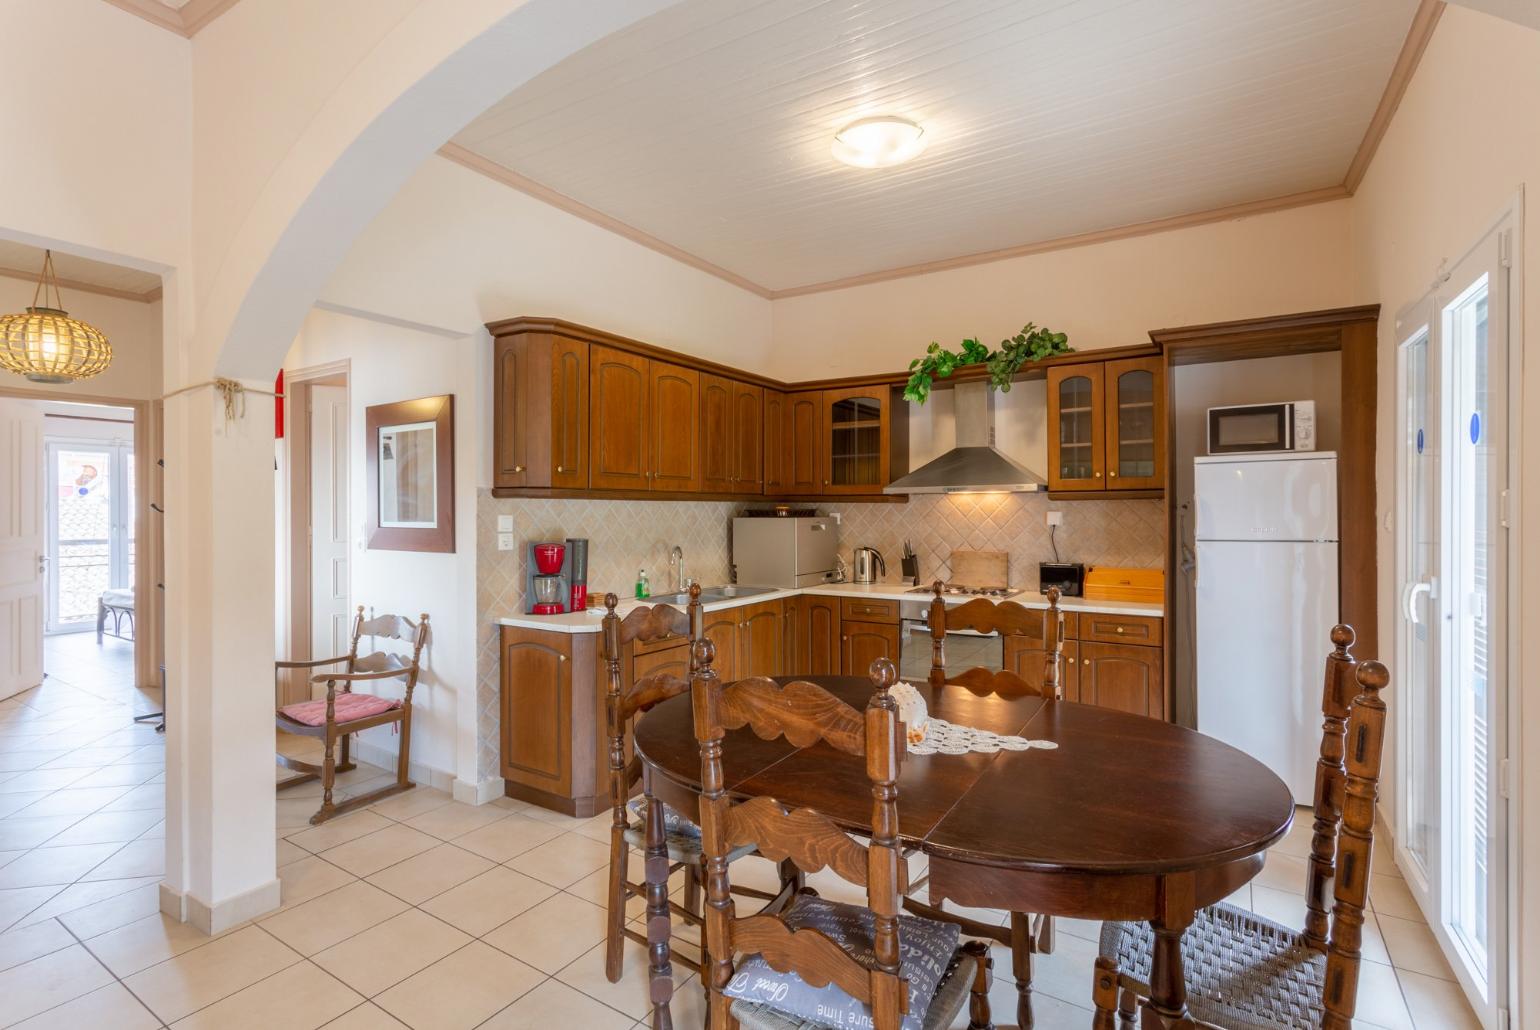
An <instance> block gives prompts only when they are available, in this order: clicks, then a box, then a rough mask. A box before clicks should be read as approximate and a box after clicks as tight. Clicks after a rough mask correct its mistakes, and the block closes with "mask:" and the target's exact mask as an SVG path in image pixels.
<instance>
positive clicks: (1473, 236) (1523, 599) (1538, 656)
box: [1352, 6, 1540, 1025]
mask: <svg viewBox="0 0 1540 1030" xmlns="http://www.w3.org/2000/svg"><path fill="white" fill-rule="evenodd" d="M1537 104H1540V32H1535V31H1533V30H1530V29H1526V28H1522V27H1520V26H1518V25H1516V24H1514V23H1512V22H1506V21H1501V20H1499V19H1497V18H1494V17H1491V16H1489V15H1486V14H1481V13H1478V12H1476V11H1472V10H1468V9H1466V8H1464V7H1457V6H1450V7H1448V8H1447V9H1446V10H1445V11H1444V15H1443V17H1442V19H1441V20H1440V21H1439V24H1438V28H1437V30H1436V31H1435V32H1434V34H1433V39H1432V41H1431V42H1430V43H1429V45H1428V49H1427V52H1426V53H1425V54H1424V55H1423V59H1422V63H1421V65H1420V66H1419V67H1418V70H1417V74H1416V75H1415V76H1414V77H1413V78H1412V81H1411V84H1410V86H1409V88H1408V89H1407V92H1406V96H1405V98H1404V99H1403V100H1402V102H1401V106H1400V108H1399V110H1398V111H1397V113H1396V117H1395V119H1394V120H1393V121H1392V122H1391V125H1390V129H1389V131H1388V132H1387V133H1386V135H1385V138H1384V140H1383V141H1382V142H1381V144H1380V148H1379V151H1378V153H1377V154H1376V156H1375V159H1374V163H1373V164H1372V165H1370V167H1369V171H1368V174H1367V175H1366V176H1365V177H1364V181H1363V184H1362V186H1361V187H1360V188H1359V191H1358V194H1357V196H1356V197H1354V199H1353V202H1352V218H1353V236H1354V242H1355V253H1356V262H1357V264H1358V265H1359V267H1360V268H1361V270H1362V275H1363V277H1364V282H1365V283H1366V285H1367V292H1368V293H1369V294H1370V296H1371V297H1373V298H1374V299H1377V300H1378V301H1379V302H1380V303H1381V305H1382V306H1383V307H1382V310H1383V312H1384V314H1383V315H1382V317H1381V319H1380V352H1379V368H1380V380H1379V434H1378V440H1379V484H1380V490H1379V505H1380V513H1381V516H1382V518H1381V522H1380V525H1381V527H1382V531H1381V534H1380V539H1379V571H1380V592H1379V593H1380V618H1381V624H1380V639H1381V640H1382V641H1385V642H1386V646H1387V649H1388V648H1389V646H1390V644H1389V642H1390V641H1392V640H1393V639H1394V635H1393V626H1394V624H1393V621H1392V620H1393V618H1394V612H1395V610H1396V608H1395V599H1396V593H1395V582H1394V575H1395V561H1394V534H1393V532H1392V531H1391V529H1390V528H1389V525H1390V523H1389V522H1388V517H1389V516H1390V514H1391V513H1392V511H1393V507H1394V503H1395V496H1394V490H1393V484H1394V482H1395V477H1394V465H1393V463H1394V458H1395V436H1394V417H1395V416H1394V412H1395V400H1396V397H1395V373H1394V370H1395V367H1396V366H1395V354H1396V344H1397V339H1396V330H1395V324H1394V314H1395V312H1396V311H1397V310H1398V309H1399V308H1400V307H1401V306H1402V305H1404V304H1407V303H1409V302H1412V301H1415V300H1417V299H1418V298H1420V297H1421V296H1422V295H1423V294H1424V293H1425V292H1427V290H1428V288H1429V287H1430V285H1431V284H1432V281H1433V277H1434V275H1435V273H1436V271H1437V269H1438V267H1439V264H1440V262H1443V261H1446V260H1447V261H1449V262H1450V263H1451V264H1452V263H1453V262H1454V261H1455V260H1457V259H1458V258H1459V257H1460V256H1461V255H1462V254H1464V253H1465V251H1466V250H1467V249H1468V248H1469V247H1470V246H1471V245H1472V244H1474V243H1475V242H1476V240H1477V239H1478V238H1479V237H1480V236H1481V235H1482V233H1484V232H1485V231H1486V229H1487V228H1488V227H1489V226H1490V225H1491V224H1492V222H1493V221H1494V220H1495V219H1496V217H1497V216H1498V214H1499V213H1500V212H1501V210H1502V209H1503V208H1504V206H1505V205H1507V204H1508V202H1509V200H1510V199H1511V198H1512V197H1513V195H1514V193H1515V191H1517V190H1519V189H1520V188H1521V187H1522V188H1524V189H1525V190H1526V192H1527V197H1526V204H1525V215H1524V224H1523V238H1524V242H1523V252H1522V254H1521V255H1519V256H1520V258H1521V259H1522V275H1523V281H1522V283H1521V284H1520V288H1521V292H1522V300H1523V307H1524V325H1523V327H1522V328H1523V331H1524V332H1523V337H1522V339H1523V341H1524V350H1525V352H1526V353H1527V354H1528V355H1533V353H1534V349H1535V347H1536V346H1537V345H1540V332H1537V330H1536V329H1535V325H1536V321H1535V319H1536V317H1537V314H1540V195H1537V192H1536V191H1537V187H1540V131H1537V130H1536V126H1537V122H1536V120H1535V110H1536V106H1537ZM1526 364H1528V365H1529V366H1530V367H1529V369H1528V370H1527V373H1528V374H1527V375H1526V377H1525V381H1524V386H1523V394H1524V403H1523V405H1522V410H1521V411H1518V412H1515V413H1514V414H1515V416H1516V417H1518V418H1519V419H1520V420H1521V422H1522V428H1521V430H1520V432H1519V433H1518V436H1519V447H1520V451H1521V454H1520V465H1519V470H1520V476H1521V478H1522V479H1523V481H1524V482H1525V483H1526V484H1527V494H1526V496H1525V497H1523V498H1520V501H1519V505H1518V520H1517V527H1518V532H1517V536H1516V541H1515V542H1516V543H1517V544H1518V546H1519V549H1520V552H1521V553H1520V556H1519V558H1518V561H1517V562H1515V563H1514V565H1513V567H1512V569H1511V572H1512V574H1513V576H1514V578H1515V579H1516V581H1517V582H1518V583H1519V584H1520V606H1521V612H1520V613H1519V615H1518V626H1519V636H1520V640H1521V645H1520V647H1521V661H1522V669H1513V670H1511V671H1510V675H1511V678H1512V679H1513V681H1514V682H1517V683H1520V684H1525V686H1524V687H1523V688H1522V689H1521V690H1520V692H1519V693H1520V695H1521V705H1522V708H1521V710H1520V711H1516V712H1513V713H1512V718H1514V719H1515V720H1516V724H1517V725H1518V726H1519V727H1520V729H1521V737H1522V740H1521V744H1520V746H1519V747H1518V748H1516V749H1515V750H1514V752H1513V757H1514V760H1515V762H1516V763H1517V764H1518V766H1519V772H1518V776H1517V778H1518V781H1519V784H1520V788H1519V792H1518V798H1517V804H1516V807H1517V810H1518V812H1519V813H1520V815H1521V818H1522V821H1523V837H1522V847H1523V852H1524V854H1526V855H1528V856H1530V857H1529V860H1528V862H1527V866H1528V868H1527V869H1525V870H1524V871H1523V872H1522V873H1521V878H1522V882H1521V895H1520V899H1519V900H1520V907H1519V910H1518V914H1517V917H1516V918H1517V922H1518V926H1519V928H1520V938H1521V939H1520V961H1521V966H1520V975H1519V977H1518V981H1519V983H1520V984H1521V985H1522V990H1523V991H1524V992H1525V996H1524V997H1523V998H1522V1007H1523V1010H1524V1011H1523V1013H1522V1018H1524V1019H1526V1020H1527V1021H1528V1022H1530V1023H1533V1022H1535V1020H1536V1019H1540V998H1537V997H1536V996H1535V994H1534V987H1533V985H1534V984H1536V983H1537V982H1540V884H1537V883H1536V882H1535V878H1534V875H1533V872H1534V870H1535V869H1536V868H1537V866H1536V861H1537V859H1536V857H1535V856H1540V761H1535V760H1533V759H1532V758H1530V757H1528V756H1530V755H1532V754H1533V753H1534V752H1535V750H1536V748H1537V746H1540V698H1537V696H1536V693H1535V691H1534V689H1532V688H1533V682H1534V681H1533V680H1531V679H1530V678H1529V677H1531V676H1533V674H1534V671H1535V670H1537V669H1540V586H1537V584H1540V503H1537V500H1536V498H1537V497H1540V418H1536V417H1531V416H1532V414H1533V413H1534V412H1535V411H1536V410H1540V373H1537V372H1536V370H1535V368H1534V363H1533V361H1529V362H1526ZM1391 657H1393V656H1391ZM1391 672H1392V676H1394V675H1395V666H1394V664H1392V665H1391ZM1392 685H1393V684H1392ZM1389 705H1390V710H1391V716H1392V719H1394V718H1395V715H1396V710H1397V709H1396V697H1395V694H1394V692H1393V691H1392V693H1391V697H1390V699H1389ZM1526 874H1528V875H1526ZM1515 1025H1517V1019H1516V1020H1515Z"/></svg>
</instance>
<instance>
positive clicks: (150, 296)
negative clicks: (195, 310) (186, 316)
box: [0, 268, 161, 304]
mask: <svg viewBox="0 0 1540 1030" xmlns="http://www.w3.org/2000/svg"><path fill="white" fill-rule="evenodd" d="M0 276H3V277H4V278H6V279H20V280H22V281H24V282H29V283H35V282H37V272H35V271H33V272H25V271H22V270H21V269H19V268H0ZM59 286H60V287H62V288H63V289H66V290H78V291H79V292H81V293H94V294H97V295H98V296H101V297H115V298H117V299H118V300H133V301H138V302H139V303H141V304H152V303H154V302H155V301H157V300H160V297H161V288H160V287H159V286H157V287H155V288H154V289H153V290H146V291H144V292H143V293H138V292H136V291H134V290H117V289H113V288H112V287H111V286H97V285H96V284H95V283H83V282H81V281H80V280H79V279H60V280H59Z"/></svg>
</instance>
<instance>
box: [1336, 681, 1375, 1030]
mask: <svg viewBox="0 0 1540 1030" xmlns="http://www.w3.org/2000/svg"><path fill="white" fill-rule="evenodd" d="M1355 679H1356V680H1357V682H1358V686H1359V688H1360V690H1361V691H1362V692H1361V693H1360V694H1359V695H1358V697H1356V698H1355V699H1354V700H1353V709H1352V714H1351V715H1349V716H1348V724H1347V741H1346V742H1347V752H1346V768H1347V781H1346V786H1345V787H1344V789H1343V800H1342V830H1341V832H1340V833H1339V834H1338V835H1337V876H1336V881H1335V883H1334V885H1333V887H1334V893H1335V895H1336V904H1335V905H1334V906H1333V907H1332V918H1331V940H1330V941H1329V942H1328V944H1327V946H1326V983H1325V985H1324V991H1323V999H1322V1000H1323V1002H1324V1005H1325V1009H1326V1012H1325V1016H1324V1018H1323V1020H1322V1022H1321V1026H1322V1028H1323V1030H1350V1028H1351V1027H1352V1025H1353V1010H1354V1008H1355V1007H1356V1005H1357V1001H1358V972H1359V966H1360V964H1361V962H1362V959H1363V955H1362V952H1361V950H1360V949H1361V946H1362V943H1363V927H1364V906H1365V905H1366V904H1367V903H1368V899H1369V873H1370V866H1371V860H1372V856H1373V845H1374V809H1375V804H1376V802H1377V801H1378V799H1379V783H1380V759H1381V758H1382V756H1383V754H1384V750H1385V702H1384V700H1383V699H1381V697H1380V691H1382V690H1384V689H1385V687H1386V686H1387V685H1388V684H1389V683H1390V673H1389V672H1388V671H1387V670H1386V669H1385V666H1383V665H1381V664H1380V663H1379V662H1375V661H1368V662H1363V663H1362V664H1360V665H1359V666H1358V669H1357V673H1356V675H1355Z"/></svg>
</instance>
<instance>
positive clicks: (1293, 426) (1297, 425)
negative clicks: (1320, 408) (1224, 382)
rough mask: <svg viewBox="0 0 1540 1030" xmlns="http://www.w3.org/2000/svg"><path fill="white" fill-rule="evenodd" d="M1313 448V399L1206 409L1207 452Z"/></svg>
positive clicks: (1308, 449) (1311, 449)
mask: <svg viewBox="0 0 1540 1030" xmlns="http://www.w3.org/2000/svg"><path fill="white" fill-rule="evenodd" d="M1313 450H1315V401H1286V402H1283V403H1280V404H1239V405H1229V406H1226V407H1222V408H1210V409H1208V452H1209V453H1210V454H1251V453H1255V452H1265V451H1313Z"/></svg>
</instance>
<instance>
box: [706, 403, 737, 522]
mask: <svg viewBox="0 0 1540 1030" xmlns="http://www.w3.org/2000/svg"><path fill="white" fill-rule="evenodd" d="M733 386H734V383H733V382H732V381H731V380H729V379H724V378H722V377H721V376H713V375H703V376H701V377H700V437H701V440H700V471H701V485H700V488H701V490H703V491H705V492H706V493H708V494H725V493H730V492H731V491H732V489H733V458H734V457H735V454H734V447H733Z"/></svg>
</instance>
